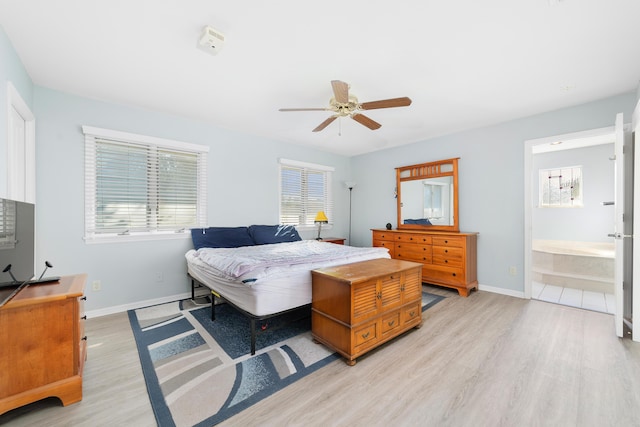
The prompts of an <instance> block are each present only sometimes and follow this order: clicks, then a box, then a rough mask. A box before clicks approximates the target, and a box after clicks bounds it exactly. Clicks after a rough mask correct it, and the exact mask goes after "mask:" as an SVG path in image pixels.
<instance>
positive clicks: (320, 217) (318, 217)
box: [314, 211, 329, 224]
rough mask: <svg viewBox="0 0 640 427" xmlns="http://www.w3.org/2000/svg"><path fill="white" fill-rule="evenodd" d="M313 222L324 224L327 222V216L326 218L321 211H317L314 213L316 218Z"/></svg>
mask: <svg viewBox="0 0 640 427" xmlns="http://www.w3.org/2000/svg"><path fill="white" fill-rule="evenodd" d="M314 222H322V223H325V224H326V223H328V222H329V218H327V216H326V215H325V214H324V212H323V211H319V212H318V213H317V214H316V219H314Z"/></svg>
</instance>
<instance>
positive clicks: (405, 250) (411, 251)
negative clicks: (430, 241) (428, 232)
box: [394, 243, 431, 264]
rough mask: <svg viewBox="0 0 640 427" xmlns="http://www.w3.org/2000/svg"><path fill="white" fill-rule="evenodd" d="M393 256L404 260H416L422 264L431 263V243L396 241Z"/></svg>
mask: <svg viewBox="0 0 640 427" xmlns="http://www.w3.org/2000/svg"><path fill="white" fill-rule="evenodd" d="M394 257H395V258H397V259H403V260H405V261H416V262H421V263H423V264H425V263H426V264H430V263H431V245H414V244H410V243H396V247H395V250H394Z"/></svg>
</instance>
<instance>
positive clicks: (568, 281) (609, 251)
mask: <svg viewBox="0 0 640 427" xmlns="http://www.w3.org/2000/svg"><path fill="white" fill-rule="evenodd" d="M532 246H533V247H532V249H533V250H532V279H533V280H534V281H537V282H540V283H544V284H547V285H555V286H559V287H565V288H573V289H581V290H587V291H592V292H599V293H603V294H613V291H614V282H613V279H614V261H615V251H614V244H613V242H611V243H602V242H576V241H562V240H534V241H533V245H532Z"/></svg>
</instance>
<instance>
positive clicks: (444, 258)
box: [433, 246, 464, 267]
mask: <svg viewBox="0 0 640 427" xmlns="http://www.w3.org/2000/svg"><path fill="white" fill-rule="evenodd" d="M463 256H464V251H463V249H462V248H456V247H447V246H434V247H433V263H434V264H439V265H447V266H449V267H462V259H463Z"/></svg>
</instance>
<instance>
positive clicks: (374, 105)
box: [360, 96, 411, 110]
mask: <svg viewBox="0 0 640 427" xmlns="http://www.w3.org/2000/svg"><path fill="white" fill-rule="evenodd" d="M409 105H411V99H409V98H407V97H406V96H405V97H403V98H392V99H383V100H380V101H371V102H363V103H362V104H360V108H361V109H363V110H375V109H378V108H392V107H408V106H409Z"/></svg>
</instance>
